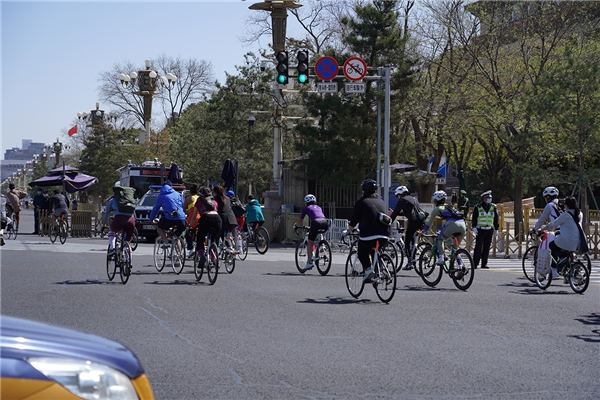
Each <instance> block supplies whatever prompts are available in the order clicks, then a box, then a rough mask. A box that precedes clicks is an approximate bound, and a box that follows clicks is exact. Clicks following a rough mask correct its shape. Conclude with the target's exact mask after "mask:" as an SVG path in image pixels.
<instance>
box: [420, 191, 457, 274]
mask: <svg viewBox="0 0 600 400" xmlns="http://www.w3.org/2000/svg"><path fill="white" fill-rule="evenodd" d="M446 197H448V195H446V192H444V191H443V190H438V191H437V192H435V193H433V204H434V208H433V211H431V214H430V215H429V219H428V220H427V222H426V223H425V226H424V227H423V232H427V231H428V230H429V227H430V226H431V225H432V224H433V221H435V218H436V217H440V218H442V219H443V220H444V224H443V225H442V229H440V231H439V232H438V235H437V239H436V241H435V245H436V246H437V249H438V254H439V258H438V260H437V263H436V264H437V265H443V264H444V243H443V242H444V241H446V240H448V239H449V238H451V237H452V236H455V235H457V236H458V241H459V242H461V241H462V240H463V239H464V237H465V233H466V225H465V220H464V217H462V216H460V215H459V214H457V213H456V212H455V211H454V210H456V209H455V208H454V207H452V206H450V205H446V204H445V203H446Z"/></svg>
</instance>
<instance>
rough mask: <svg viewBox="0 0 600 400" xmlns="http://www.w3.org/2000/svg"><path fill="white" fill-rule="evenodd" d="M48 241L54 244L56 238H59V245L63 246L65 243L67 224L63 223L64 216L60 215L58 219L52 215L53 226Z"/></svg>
mask: <svg viewBox="0 0 600 400" xmlns="http://www.w3.org/2000/svg"><path fill="white" fill-rule="evenodd" d="M48 236H50V241H51V242H52V243H54V242H56V238H57V237H59V238H60V244H65V242H66V241H67V223H66V221H65V214H64V213H61V214H60V219H59V218H58V217H57V216H56V215H54V226H53V227H52V229H51V230H50V234H49V235H48Z"/></svg>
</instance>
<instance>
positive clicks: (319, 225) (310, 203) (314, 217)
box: [294, 194, 329, 271]
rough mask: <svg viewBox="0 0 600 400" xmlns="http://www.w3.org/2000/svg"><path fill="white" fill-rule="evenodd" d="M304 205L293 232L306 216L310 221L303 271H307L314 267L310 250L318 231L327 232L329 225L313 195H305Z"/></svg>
mask: <svg viewBox="0 0 600 400" xmlns="http://www.w3.org/2000/svg"><path fill="white" fill-rule="evenodd" d="M304 205H305V207H304V208H303V209H302V212H301V214H300V218H298V221H296V223H295V224H294V232H296V229H298V227H299V226H302V220H303V219H304V217H305V216H306V215H308V218H309V219H310V231H308V252H307V253H308V254H307V259H308V261H307V262H306V266H305V267H304V271H308V270H309V269H311V268H312V267H314V263H313V261H312V249H313V246H314V244H315V239H316V238H317V235H318V233H319V230H322V231H327V229H329V224H328V223H327V218H325V214H323V210H322V209H321V207H319V206H318V205H317V198H316V197H315V196H314V195H312V194H307V195H306V197H304Z"/></svg>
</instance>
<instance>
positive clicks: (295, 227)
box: [293, 224, 298, 232]
mask: <svg viewBox="0 0 600 400" xmlns="http://www.w3.org/2000/svg"><path fill="white" fill-rule="evenodd" d="M293 228H294V232H296V229H298V227H297V226H296V224H294V226H293Z"/></svg>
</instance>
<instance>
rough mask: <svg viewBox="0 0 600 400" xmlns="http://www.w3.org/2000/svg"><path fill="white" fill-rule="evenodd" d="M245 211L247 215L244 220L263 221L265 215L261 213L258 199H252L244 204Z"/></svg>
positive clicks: (249, 221)
mask: <svg viewBox="0 0 600 400" xmlns="http://www.w3.org/2000/svg"><path fill="white" fill-rule="evenodd" d="M246 212H248V215H247V216H246V222H248V223H251V222H263V221H264V220H265V217H264V215H263V213H262V209H261V208H260V203H259V202H258V200H256V199H253V200H252V201H250V203H248V204H246Z"/></svg>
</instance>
